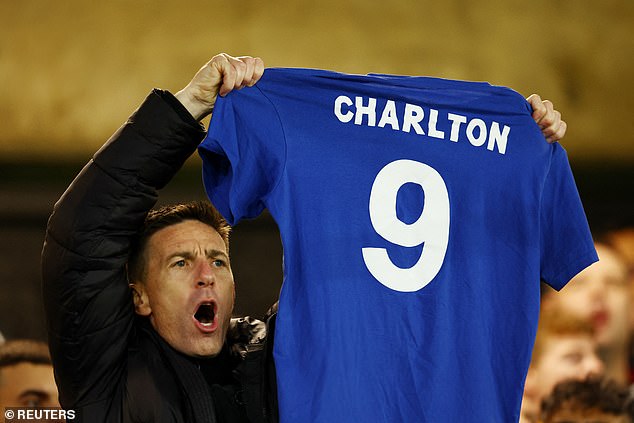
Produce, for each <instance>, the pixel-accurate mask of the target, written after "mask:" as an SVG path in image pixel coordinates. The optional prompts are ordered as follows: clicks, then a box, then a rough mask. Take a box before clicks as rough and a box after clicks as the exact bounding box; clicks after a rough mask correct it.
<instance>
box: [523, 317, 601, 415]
mask: <svg viewBox="0 0 634 423" xmlns="http://www.w3.org/2000/svg"><path fill="white" fill-rule="evenodd" d="M602 372H603V363H602V362H601V360H600V359H599V357H598V355H597V344H596V340H595V336H594V329H593V326H592V325H591V324H590V322H588V321H586V320H584V319H581V318H579V317H578V316H575V315H571V314H565V313H562V312H561V311H560V310H557V309H554V310H548V311H544V312H542V314H541V315H540V318H539V326H538V328H537V336H536V338H535V346H534V347H533V356H532V358H531V363H530V366H529V368H528V373H527V376H526V383H525V386H524V396H523V398H522V409H521V418H520V422H521V423H534V422H537V418H538V416H539V409H540V404H541V401H542V399H543V398H544V397H546V396H547V395H549V394H550V392H551V391H552V389H553V387H554V386H555V385H556V384H557V383H559V382H561V381H563V380H569V379H577V380H581V379H585V378H586V377H588V376H589V375H600V374H602Z"/></svg>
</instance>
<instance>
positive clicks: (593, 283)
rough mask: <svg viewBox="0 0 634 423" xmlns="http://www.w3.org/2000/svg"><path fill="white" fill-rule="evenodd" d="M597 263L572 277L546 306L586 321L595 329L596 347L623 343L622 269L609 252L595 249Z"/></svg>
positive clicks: (624, 283) (625, 296) (625, 302)
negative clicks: (548, 305)
mask: <svg viewBox="0 0 634 423" xmlns="http://www.w3.org/2000/svg"><path fill="white" fill-rule="evenodd" d="M596 249H597V253H598V254H599V259H600V261H599V262H597V263H594V264H593V265H591V266H590V267H588V268H587V269H585V270H584V271H582V272H581V273H579V274H578V275H577V276H575V277H574V278H573V279H572V280H571V281H570V282H569V283H568V285H566V287H565V288H564V289H563V290H562V291H561V292H560V293H553V295H551V296H550V298H548V300H547V301H548V302H551V301H552V303H553V304H554V306H555V307H560V308H561V309H563V310H564V312H566V313H570V314H572V315H574V316H578V317H581V318H583V319H587V320H588V321H590V322H591V323H592V325H593V326H594V329H595V333H596V338H597V341H598V343H599V345H602V346H603V345H605V346H610V345H618V344H622V343H624V342H626V341H627V331H626V330H625V328H626V327H627V325H628V317H629V310H628V304H629V297H628V294H629V293H628V287H627V280H626V275H627V272H626V267H625V264H624V263H623V262H622V261H621V260H620V258H619V256H618V255H616V254H615V253H614V252H613V251H612V250H611V249H610V248H607V247H604V246H602V245H597V246H596Z"/></svg>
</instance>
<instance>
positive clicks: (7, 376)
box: [0, 361, 59, 407]
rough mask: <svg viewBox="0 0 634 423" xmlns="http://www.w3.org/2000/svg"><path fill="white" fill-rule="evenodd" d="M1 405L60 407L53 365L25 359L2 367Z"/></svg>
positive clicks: (0, 379) (0, 371) (0, 375)
mask: <svg viewBox="0 0 634 423" xmlns="http://www.w3.org/2000/svg"><path fill="white" fill-rule="evenodd" d="M0 407H59V402H58V400H57V386H56V385H55V378H54V377H53V366H51V365H50V364H35V363H30V362H26V361H24V362H20V363H17V364H13V365H9V366H3V367H0Z"/></svg>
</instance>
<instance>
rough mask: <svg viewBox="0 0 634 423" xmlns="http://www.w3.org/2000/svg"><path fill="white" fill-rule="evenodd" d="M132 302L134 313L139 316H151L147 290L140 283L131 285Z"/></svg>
mask: <svg viewBox="0 0 634 423" xmlns="http://www.w3.org/2000/svg"><path fill="white" fill-rule="evenodd" d="M130 289H131V290H132V300H133V301H134V311H135V312H136V314H138V315H139V316H149V315H150V314H152V308H151V307H150V302H149V300H148V296H147V290H146V289H145V285H144V284H142V283H131V284H130Z"/></svg>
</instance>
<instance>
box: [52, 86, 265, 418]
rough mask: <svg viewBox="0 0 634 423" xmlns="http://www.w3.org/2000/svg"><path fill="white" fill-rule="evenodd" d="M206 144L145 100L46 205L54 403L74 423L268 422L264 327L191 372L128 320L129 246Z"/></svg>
mask: <svg viewBox="0 0 634 423" xmlns="http://www.w3.org/2000/svg"><path fill="white" fill-rule="evenodd" d="M204 136H205V131H204V128H203V127H202V126H201V125H200V124H199V123H198V122H196V121H195V120H194V119H193V118H192V117H191V115H189V113H188V112H187V110H186V109H185V108H184V107H183V106H182V105H181V104H180V103H179V102H178V100H176V98H175V97H174V96H172V95H171V94H170V93H168V92H165V91H161V90H154V91H152V93H151V94H150V95H149V96H148V97H147V98H146V100H145V101H144V102H143V103H142V105H141V106H140V107H139V109H137V111H136V112H135V113H134V114H133V115H132V116H131V117H130V119H129V120H128V121H127V122H126V123H125V124H124V125H123V126H122V127H121V128H120V129H119V130H118V131H117V132H116V133H115V134H114V135H113V136H112V137H111V138H110V140H109V141H108V142H107V143H106V144H105V145H104V146H103V147H102V148H101V149H100V150H99V151H98V152H97V153H96V154H95V155H94V157H93V159H92V160H90V161H89V162H88V164H87V165H86V166H85V167H84V168H83V170H82V171H81V172H80V173H79V175H78V176H77V177H76V178H75V180H74V181H73V182H72V184H71V185H70V186H69V187H68V189H67V190H66V192H65V193H64V194H63V195H62V197H61V198H60V200H59V201H58V202H57V203H56V204H55V207H54V210H53V213H52V215H51V217H50V219H49V222H48V226H47V231H46V239H45V243H44V248H43V252H42V275H43V295H44V304H45V310H46V315H47V325H48V333H49V345H50V349H51V355H52V358H53V364H54V369H55V377H56V381H57V384H58V388H59V393H60V403H61V404H62V407H63V408H65V409H67V410H70V409H72V410H74V411H75V414H76V418H75V419H74V420H73V421H74V422H90V423H98V422H126V423H127V422H157V423H159V422H165V423H167V422H170V423H171V422H183V423H196V422H205V423H223V422H254V423H255V422H257V423H269V422H272V421H275V420H276V419H277V417H276V415H277V408H276V404H275V401H276V400H275V398H276V394H275V377H274V367H273V360H272V358H271V357H272V355H271V348H272V346H271V344H272V342H270V341H268V340H267V336H266V332H267V327H266V325H265V324H264V323H262V322H260V321H257V320H254V319H249V318H242V319H232V324H231V328H230V330H229V333H228V335H227V342H226V345H225V348H224V349H223V351H222V353H221V354H220V355H219V356H218V357H216V358H215V359H211V360H206V361H195V360H192V359H191V358H188V357H185V356H184V355H181V354H179V353H178V352H176V351H175V350H173V349H172V348H171V347H170V346H169V345H167V343H166V342H165V341H163V340H162V338H161V337H160V336H158V334H157V333H156V332H155V331H154V330H153V328H152V327H151V325H149V324H148V323H147V322H146V320H145V319H144V318H140V317H137V316H136V315H135V313H134V309H133V304H132V299H131V294H130V291H129V288H128V283H127V276H126V262H127V258H128V250H129V246H130V242H131V239H132V237H133V236H134V234H135V233H136V231H137V230H138V228H139V227H140V226H141V224H142V222H143V220H144V218H145V215H146V214H147V212H148V211H149V210H150V209H151V208H152V207H153V206H154V204H155V203H156V200H157V197H158V190H159V189H161V188H163V187H164V186H165V185H166V184H167V183H168V182H169V181H170V180H171V179H172V177H173V176H174V175H175V174H176V172H177V171H178V170H179V169H180V168H181V166H182V165H183V163H184V162H185V160H186V159H187V158H188V157H189V156H190V155H191V154H192V153H193V152H195V150H196V148H197V146H198V144H199V143H200V142H201V141H202V139H203V138H204ZM271 322H272V323H271V326H273V324H274V320H271ZM270 338H271V339H272V336H270Z"/></svg>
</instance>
